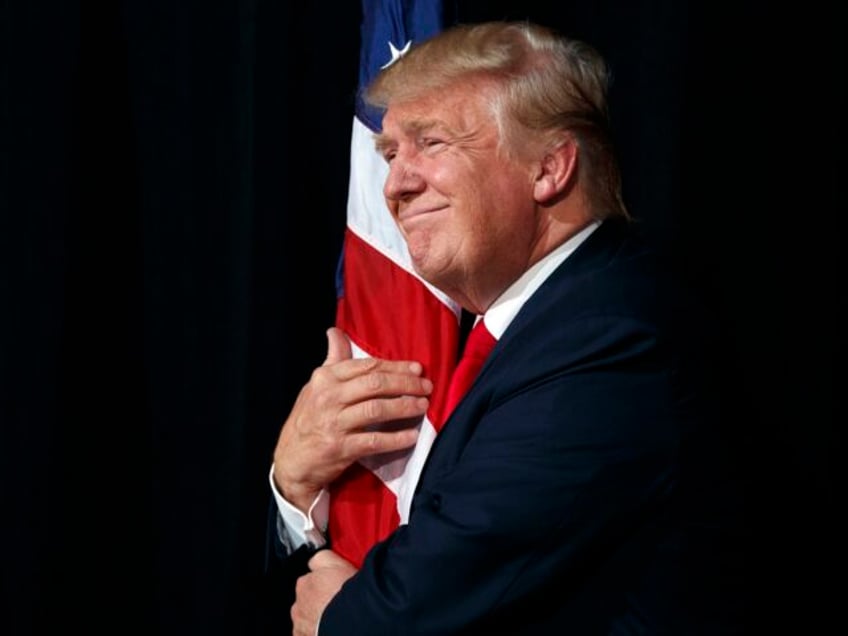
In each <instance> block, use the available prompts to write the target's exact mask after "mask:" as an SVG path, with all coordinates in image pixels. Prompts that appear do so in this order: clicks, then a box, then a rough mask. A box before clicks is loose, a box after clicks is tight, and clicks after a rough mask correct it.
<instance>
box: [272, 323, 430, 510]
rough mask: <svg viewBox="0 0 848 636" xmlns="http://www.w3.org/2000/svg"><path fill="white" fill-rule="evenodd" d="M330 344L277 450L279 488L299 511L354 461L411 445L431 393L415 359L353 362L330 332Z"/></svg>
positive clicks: (346, 346)
mask: <svg viewBox="0 0 848 636" xmlns="http://www.w3.org/2000/svg"><path fill="white" fill-rule="evenodd" d="M327 341H328V346H327V358H326V360H325V361H324V364H323V365H322V366H320V367H318V368H317V369H315V371H313V373H312V377H311V378H310V380H309V382H308V383H307V384H306V385H305V386H304V387H303V388H302V389H301V391H300V394H299V395H298V397H297V400H296V401H295V404H294V407H293V408H292V411H291V413H290V414H289V416H288V418H287V419H286V421H285V423H284V425H283V428H282V430H281V431H280V436H279V439H278V441H277V447H276V449H275V450H274V481H275V483H276V486H277V488H278V489H279V490H280V493H281V494H282V495H283V497H285V498H286V500H287V501H288V502H289V503H291V504H293V505H294V506H297V507H298V508H300V509H301V510H302V511H304V512H306V511H307V510H308V508H309V506H310V505H311V503H312V501H313V500H314V499H315V497H316V496H317V495H318V493H319V492H320V491H321V489H322V488H324V487H325V486H326V485H327V484H329V483H330V482H332V481H333V480H334V479H336V478H337V477H338V476H339V475H340V474H341V473H342V472H343V471H344V470H345V469H346V468H347V467H348V466H350V465H351V464H352V463H353V462H355V461H356V460H358V459H359V458H361V457H364V456H366V455H375V454H379V453H386V452H391V451H397V450H402V449H405V448H409V447H411V446H413V445H414V444H415V441H416V440H417V439H418V429H417V428H416V427H415V424H417V423H418V419H419V418H420V417H421V416H422V415H424V413H425V412H426V411H427V406H428V404H429V400H428V399H427V396H428V395H429V394H430V392H431V391H432V389H433V384H432V382H431V381H430V380H428V379H427V378H423V377H421V374H422V373H423V369H422V366H421V364H420V363H418V362H409V361H391V360H381V359H378V358H364V359H353V357H352V354H351V347H350V342H349V341H348V339H347V337H346V336H345V335H344V333H343V332H342V331H341V330H339V329H337V328H335V327H333V328H330V329H329V330H328V331H327Z"/></svg>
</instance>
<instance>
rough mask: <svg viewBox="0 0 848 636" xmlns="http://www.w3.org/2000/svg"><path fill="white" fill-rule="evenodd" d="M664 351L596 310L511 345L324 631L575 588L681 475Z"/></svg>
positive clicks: (395, 628) (441, 623)
mask: <svg viewBox="0 0 848 636" xmlns="http://www.w3.org/2000/svg"><path fill="white" fill-rule="evenodd" d="M661 350H662V347H661V346H660V343H659V340H658V336H657V333H656V331H655V330H654V329H653V328H652V327H651V326H649V325H647V324H642V323H640V322H639V321H636V320H627V319H623V318H621V317H617V316H616V317H604V316H598V315H593V316H587V317H583V318H575V319H574V320H572V321H569V323H568V324H566V325H565V326H563V327H562V329H561V330H559V331H558V332H557V334H556V337H538V336H533V335H528V336H527V337H526V338H524V339H523V340H521V339H519V340H518V341H516V342H514V343H513V345H512V346H510V347H509V348H508V349H504V350H502V351H501V352H500V353H499V354H498V355H499V356H500V360H494V361H492V363H491V364H490V367H489V368H488V369H487V370H486V371H485V372H484V373H485V375H484V376H481V377H480V378H479V381H478V384H477V385H476V386H475V387H474V389H473V390H472V392H471V393H469V394H468V396H467V397H466V400H465V401H464V402H463V403H462V404H461V405H460V407H459V408H458V409H457V411H455V413H454V415H453V416H452V418H451V419H450V420H449V421H448V423H447V424H446V426H445V428H444V429H443V431H442V432H441V433H440V435H439V438H438V439H437V442H436V445H435V446H434V449H433V451H432V452H431V456H430V460H429V463H428V465H427V467H426V468H425V471H424V474H423V475H422V478H421V481H420V482H419V491H418V493H417V495H416V498H415V500H414V502H413V507H412V511H411V514H410V519H409V523H408V525H406V526H402V527H401V528H399V529H398V530H397V531H396V532H395V533H394V534H393V535H392V536H391V537H389V539H388V540H387V541H385V542H383V543H382V544H379V545H378V546H376V547H375V548H374V549H373V550H372V551H371V552H370V553H369V555H368V557H367V559H366V561H365V563H364V565H363V568H362V569H361V571H360V572H359V573H358V574H357V575H356V576H355V577H353V578H352V579H350V580H349V581H348V582H347V583H346V584H345V586H344V587H343V588H342V590H341V591H340V592H339V594H337V596H336V597H335V598H334V599H333V601H332V602H331V603H330V605H329V606H328V607H327V609H326V610H325V612H324V615H323V617H322V620H321V629H320V635H321V636H325V635H334V634H365V633H368V634H440V635H443V636H444V635H446V634H456V633H475V626H477V627H478V628H479V626H480V625H481V621H483V620H484V619H485V620H490V621H491V620H493V617H498V616H502V617H503V618H504V620H507V618H506V617H507V616H508V614H509V612H510V611H512V610H511V609H510V608H512V609H515V608H521V607H524V608H525V609H529V610H530V612H531V614H532V607H533V603H534V602H535V601H534V599H538V598H540V597H541V596H547V593H546V590H556V594H558V595H562V594H568V590H569V586H574V585H576V582H577V581H578V580H580V578H581V572H582V571H583V570H584V569H585V568H587V567H590V565H591V564H592V562H593V561H596V560H598V559H602V558H606V557H607V556H609V554H608V553H609V551H610V548H609V546H610V545H614V544H615V543H616V541H617V539H616V537H618V536H621V535H626V534H629V533H633V532H636V530H637V529H638V527H639V526H640V525H641V524H643V523H644V519H645V518H647V516H648V515H649V511H650V510H652V509H654V508H655V507H657V506H659V505H660V503H661V502H662V500H663V498H664V495H665V493H666V492H667V491H668V489H669V487H670V484H671V483H672V481H673V480H674V479H675V462H676V452H677V448H678V445H679V434H680V427H679V426H678V425H676V422H675V409H674V403H675V396H673V395H672V387H671V384H670V382H669V372H668V367H667V362H668V360H667V359H664V358H663V354H662V351H661ZM513 618H514V617H513ZM528 620H530V622H532V619H530V618H529V617H528ZM505 633H506V632H505ZM512 633H515V632H512Z"/></svg>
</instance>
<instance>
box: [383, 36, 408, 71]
mask: <svg viewBox="0 0 848 636" xmlns="http://www.w3.org/2000/svg"><path fill="white" fill-rule="evenodd" d="M410 46H412V40H407V41H406V44H404V45H403V48H402V49H400V50H398V49H397V47H396V46H395V44H394V42H389V50H390V51H391V52H392V59H390V60H389V61H388V62H386V63H385V64H383V66H381V67H380V68H386V67H389V66H391V65H392V64H394V63H395V62H396V61H397V60H398V58H400V57H402V56H403V55H405V54H406V52H407V51H409V47H410Z"/></svg>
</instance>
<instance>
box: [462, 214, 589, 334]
mask: <svg viewBox="0 0 848 636" xmlns="http://www.w3.org/2000/svg"><path fill="white" fill-rule="evenodd" d="M600 224H601V222H600V221H595V222H593V223H591V224H589V225H587V226H586V227H585V228H583V229H582V230H580V231H579V232H578V233H577V234H575V235H574V236H572V237H571V238H570V239H568V240H567V241H566V242H565V243H563V244H562V245H560V246H559V247H557V248H556V249H554V250H553V251H552V252H551V253H550V254H548V255H547V256H545V257H544V258H543V259H542V260H540V261H539V262H538V263H535V264H534V265H533V266H532V267H531V268H530V269H528V270H527V271H526V272H524V274H522V275H521V278H519V279H518V280H517V281H515V282H514V283H513V284H512V285H510V286H509V287H508V288H507V289H506V290H505V291H504V293H502V294H501V295H500V296H498V298H497V299H496V300H495V302H493V303H492V305H491V307H489V309H488V311H487V312H486V315H485V323H486V329H488V330H489V332H490V333H491V334H492V335H493V336H494V337H495V338H496V339H498V340H500V337H501V336H502V335H503V332H504V331H506V328H507V327H508V326H509V323H511V322H512V319H513V318H515V316H516V314H517V313H518V310H519V309H521V307H522V305H524V303H525V302H526V301H527V299H528V298H530V296H532V295H533V292H535V291H536V290H537V289H538V288H539V286H540V285H541V284H542V283H544V282H545V280H546V279H547V278H548V276H550V275H551V274H552V273H553V272H554V270H555V269H556V268H557V267H559V266H560V264H561V263H562V262H563V261H564V260H565V259H566V258H568V257H569V256H570V255H571V254H572V253H573V252H574V250H576V249H577V247H578V246H579V245H580V244H581V243H582V242H583V241H585V240H586V239H587V238H588V236H589V235H590V234H591V233H592V232H594V231H595V230H596V229H597V228H598V226H599V225H600ZM478 320H479V318H478Z"/></svg>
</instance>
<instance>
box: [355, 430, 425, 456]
mask: <svg viewBox="0 0 848 636" xmlns="http://www.w3.org/2000/svg"><path fill="white" fill-rule="evenodd" d="M418 432H419V428H418V427H410V428H404V429H399V430H393V431H378V430H372V431H368V432H364V433H355V434H353V435H349V436H347V437H346V438H345V440H344V446H345V453H344V454H345V456H347V457H349V458H351V459H352V460H357V459H361V458H362V457H367V456H369V455H379V454H381V453H392V452H395V451H400V450H405V449H407V448H411V447H413V446H415V442H417V441H418Z"/></svg>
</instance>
